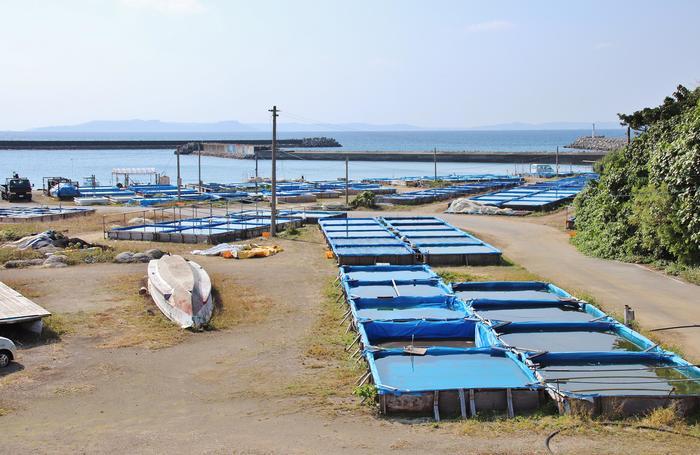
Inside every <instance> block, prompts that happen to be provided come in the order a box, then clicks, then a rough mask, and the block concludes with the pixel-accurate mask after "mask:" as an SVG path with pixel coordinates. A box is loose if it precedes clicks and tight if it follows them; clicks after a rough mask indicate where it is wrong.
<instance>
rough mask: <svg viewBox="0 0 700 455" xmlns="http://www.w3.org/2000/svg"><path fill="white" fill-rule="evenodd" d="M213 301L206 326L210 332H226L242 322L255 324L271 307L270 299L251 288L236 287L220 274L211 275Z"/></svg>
mask: <svg viewBox="0 0 700 455" xmlns="http://www.w3.org/2000/svg"><path fill="white" fill-rule="evenodd" d="M211 279H212V283H215V284H216V285H215V287H214V288H213V289H212V297H213V299H214V315H213V316H212V318H211V321H210V322H209V324H208V327H207V328H208V329H210V330H226V329H229V328H231V327H233V326H235V325H237V324H240V323H242V322H249V323H256V322H260V321H262V320H264V319H265V318H266V317H267V315H268V314H269V309H270V307H271V306H272V302H271V301H270V299H268V298H266V297H263V296H261V295H259V294H258V293H256V292H255V291H254V290H253V289H252V288H248V287H245V286H240V285H237V284H236V283H235V282H234V280H233V279H232V278H231V277H229V276H227V275H225V274H221V273H217V274H212V275H211Z"/></svg>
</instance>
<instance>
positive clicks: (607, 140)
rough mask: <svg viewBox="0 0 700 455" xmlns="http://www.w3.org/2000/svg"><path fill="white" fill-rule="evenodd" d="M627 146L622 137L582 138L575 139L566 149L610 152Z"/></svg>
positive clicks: (625, 140)
mask: <svg viewBox="0 0 700 455" xmlns="http://www.w3.org/2000/svg"><path fill="white" fill-rule="evenodd" d="M625 145H627V139H626V138H623V137H605V136H596V137H591V136H583V137H579V138H578V139H576V140H575V141H574V142H572V143H571V144H570V145H568V146H567V147H568V148H572V149H579V150H605V151H608V152H611V151H613V150H617V149H619V148H622V147H624V146H625Z"/></svg>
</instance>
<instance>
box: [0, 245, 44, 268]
mask: <svg viewBox="0 0 700 455" xmlns="http://www.w3.org/2000/svg"><path fill="white" fill-rule="evenodd" d="M43 257H44V255H43V254H42V253H40V252H39V251H36V250H18V249H16V248H4V247H0V264H4V263H5V262H7V261H15V260H19V259H39V258H43Z"/></svg>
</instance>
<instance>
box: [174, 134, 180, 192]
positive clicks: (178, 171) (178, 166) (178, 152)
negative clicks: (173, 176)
mask: <svg viewBox="0 0 700 455" xmlns="http://www.w3.org/2000/svg"><path fill="white" fill-rule="evenodd" d="M180 147H181V146H178V147H177V148H176V149H175V155H177V200H178V201H179V200H180V181H181V179H180Z"/></svg>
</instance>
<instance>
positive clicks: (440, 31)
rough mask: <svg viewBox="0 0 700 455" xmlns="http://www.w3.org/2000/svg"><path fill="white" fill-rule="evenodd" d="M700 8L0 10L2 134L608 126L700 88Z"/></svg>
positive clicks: (552, 4) (139, 1) (373, 2)
mask: <svg viewBox="0 0 700 455" xmlns="http://www.w3.org/2000/svg"><path fill="white" fill-rule="evenodd" d="M699 19H700V2H699V1H691V0H689V1H640V0H635V1H612V2H611V1H568V0H567V1H562V0H556V1H554V0H553V1H512V2H510V1H478V2H477V1H464V0H462V1H460V0H455V1H441V0H430V1H429V0H424V1H407V0H395V1H389V0H384V1H383V0H366V1H365V0H352V1H351V0H342V1H341V0H323V1H322V0H318V1H302V0H294V1H291V0H290V1H266V0H245V1H244V0H241V1H234V0H231V1H227V0H60V1H56V0H21V1H18V0H0V62H1V64H0V130H11V129H24V128H30V127H34V126H45V125H56V124H70V123H80V122H84V121H89V120H121V119H134V118H141V119H161V120H166V121H218V120H240V121H243V122H260V121H266V120H267V118H268V117H267V115H268V113H267V109H268V108H269V107H270V106H271V105H272V104H277V105H278V106H280V108H281V109H282V110H283V114H282V117H281V119H282V120H287V121H290V122H291V121H294V122H367V123H411V124H416V125H421V126H435V127H468V126H475V125H484V124H492V123H503V122H511V121H523V122H547V121H593V120H600V121H602V120H614V119H615V118H616V117H615V114H616V113H617V112H619V111H631V110H634V109H636V108H639V107H643V106H646V105H650V104H653V103H658V102H660V101H661V99H662V98H663V96H665V95H667V94H669V93H671V92H672V91H673V89H674V88H675V86H676V85H677V84H678V83H683V84H686V85H688V86H695V85H697V84H698V83H700V58H699V56H700V26H698V20H699Z"/></svg>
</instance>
